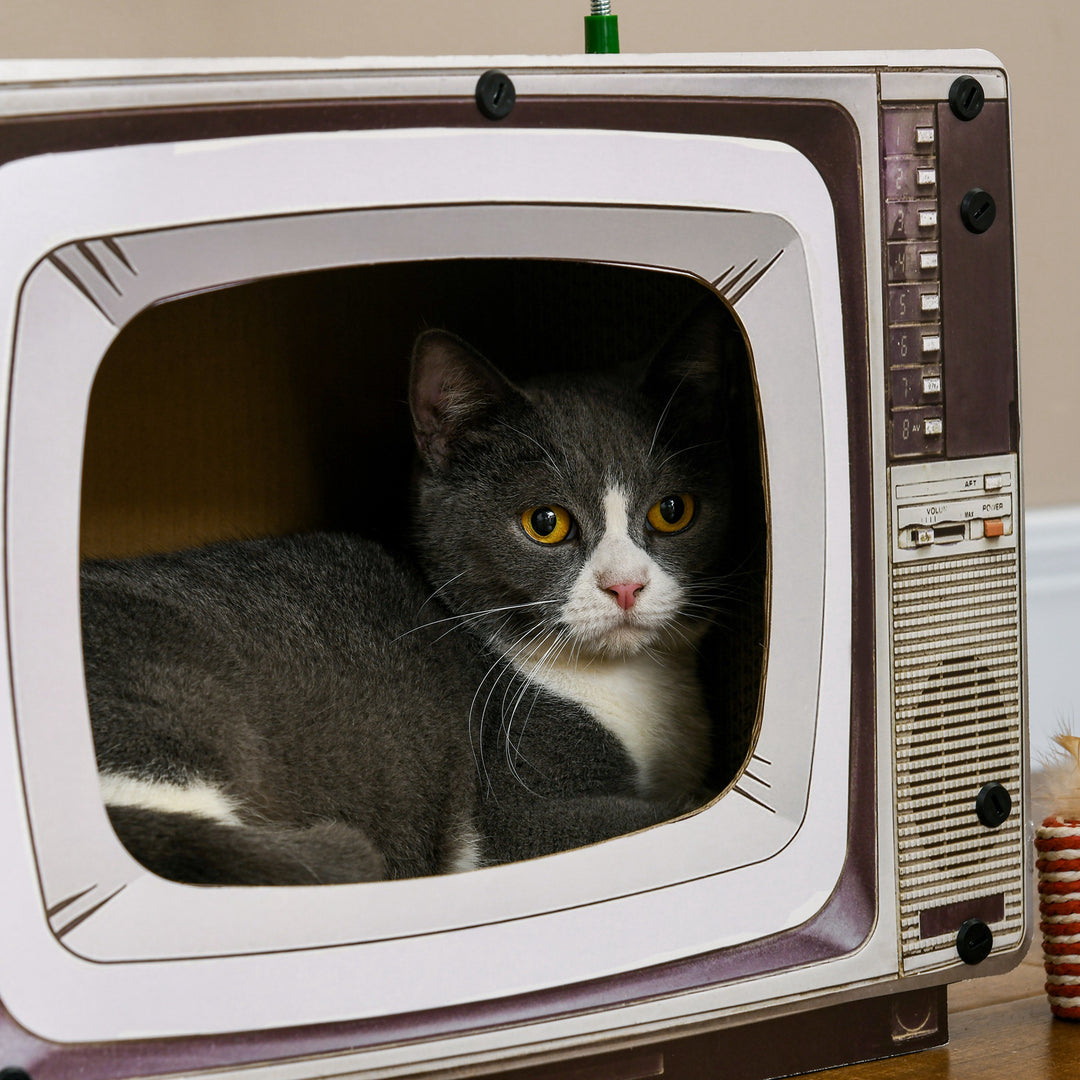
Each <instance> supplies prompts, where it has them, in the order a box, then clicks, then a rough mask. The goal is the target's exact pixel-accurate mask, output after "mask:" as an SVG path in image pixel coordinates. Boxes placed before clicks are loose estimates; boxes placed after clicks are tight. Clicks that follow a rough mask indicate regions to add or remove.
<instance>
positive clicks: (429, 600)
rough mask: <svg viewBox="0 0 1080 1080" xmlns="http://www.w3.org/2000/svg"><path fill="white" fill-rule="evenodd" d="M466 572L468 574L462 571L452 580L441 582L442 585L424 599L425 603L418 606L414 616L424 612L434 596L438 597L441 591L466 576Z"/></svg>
mask: <svg viewBox="0 0 1080 1080" xmlns="http://www.w3.org/2000/svg"><path fill="white" fill-rule="evenodd" d="M468 572H469V571H468V570H462V571H461V573H460V574H455V575H454V576H453V577H452V578H449V579H448V580H446V581H444V582H443V583H442V584H441V585H440V586H439V587H438V588H437V589H436V590H435V591H434V592H433V593H432V594H431V595H430V596H429V597H428V598H427V599H426V600H425V601H424V602H423V603H422V604H421V605H420V606H419V607H418V608H417V609H416V614H417V615H419V614H420V612H421V611H423V610H424V608H426V607H427V606H428V604H429V603H431V601H432V600H434V599H435V597H436V596H438V595H439V593H441V592H442V591H443V589H445V588H447V587H448V586H450V585H453V584H454V582H455V581H458V580H459V579H461V578H463V577H464V576H465V575H466V574H467V573H468Z"/></svg>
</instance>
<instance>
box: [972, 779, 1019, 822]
mask: <svg viewBox="0 0 1080 1080" xmlns="http://www.w3.org/2000/svg"><path fill="white" fill-rule="evenodd" d="M1011 812H1012V796H1011V795H1010V794H1009V792H1008V790H1007V789H1006V788H1005V787H1003V786H1002V785H1001V784H999V783H998V782H997V781H996V780H992V781H991V782H990V783H989V784H983V786H982V787H981V788H980V789H979V794H978V795H976V796H975V813H976V814H978V815H979V820H980V821H981V822H982V823H983V824H984V825H985V826H986V827H987V828H988V829H996V828H997V827H998V826H999V825H1000V824H1001V823H1002V822H1003V821H1004V820H1005V819H1006V818H1007V817H1008V816H1009V814H1010V813H1011Z"/></svg>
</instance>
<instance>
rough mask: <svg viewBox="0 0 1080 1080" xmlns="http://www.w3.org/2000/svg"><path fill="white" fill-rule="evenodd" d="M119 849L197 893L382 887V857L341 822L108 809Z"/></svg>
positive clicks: (111, 807) (154, 871)
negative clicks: (243, 820) (232, 819)
mask: <svg viewBox="0 0 1080 1080" xmlns="http://www.w3.org/2000/svg"><path fill="white" fill-rule="evenodd" d="M107 810H108V812H109V820H110V821H111V822H112V825H113V828H114V829H115V830H116V834H117V836H119V837H120V840H121V842H122V843H123V845H124V847H126V848H127V849H128V851H129V852H130V853H131V854H132V855H133V856H134V857H135V858H136V859H138V861H139V862H141V863H142V864H143V866H145V867H146V868H147V869H148V870H150V871H152V872H153V873H155V874H158V875H159V876H160V877H165V878H171V879H172V880H174V881H184V882H189V883H191V884H195V885H331V884H344V883H346V882H355V881H381V880H382V879H384V878H385V877H386V866H385V863H384V861H383V858H382V856H381V855H380V854H379V852H378V851H377V850H376V849H375V847H374V845H373V844H372V843H371V841H370V840H369V839H368V837H367V836H366V835H365V834H364V833H363V832H362V831H361V830H360V829H356V828H353V827H352V826H349V825H345V824H343V823H341V822H323V823H320V824H318V825H311V826H308V827H297V826H289V825H273V824H267V825H229V824H223V823H222V822H219V821H213V820H211V819H209V818H204V817H199V816H197V815H195V814H186V813H172V812H165V811H160V810H148V809H145V808H143V807H138V806H109V807H107Z"/></svg>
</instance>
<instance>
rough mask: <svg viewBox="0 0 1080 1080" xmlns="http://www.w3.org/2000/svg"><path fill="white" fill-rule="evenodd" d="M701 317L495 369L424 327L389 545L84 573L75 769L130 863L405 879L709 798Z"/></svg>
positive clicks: (323, 541) (228, 545) (230, 880)
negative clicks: (393, 539)
mask: <svg viewBox="0 0 1080 1080" xmlns="http://www.w3.org/2000/svg"><path fill="white" fill-rule="evenodd" d="M716 334H717V331H716V329H715V326H714V320H713V319H712V318H711V317H710V316H709V315H708V313H707V312H706V314H705V315H702V314H701V313H700V312H699V313H698V314H697V315H695V316H693V317H692V318H691V319H690V320H688V321H687V323H686V324H685V325H683V327H682V328H681V329H680V330H679V331H677V332H676V333H675V334H674V335H673V336H672V337H671V339H670V340H669V341H668V342H667V343H666V344H665V345H663V346H662V347H661V348H660V349H659V350H658V351H656V352H655V354H654V355H652V356H651V357H650V358H647V359H646V360H645V361H643V362H637V363H632V364H627V365H624V366H622V367H621V368H620V369H619V370H617V371H615V372H611V373H608V374H599V373H576V374H562V375H546V376H542V377H538V378H533V379H530V380H528V381H523V382H522V384H521V385H520V386H518V385H515V384H514V383H512V382H511V381H510V380H509V379H507V378H506V377H505V376H504V375H503V374H502V373H501V372H500V371H499V370H498V369H497V368H496V367H495V366H493V365H492V364H491V363H490V362H489V361H488V360H486V359H485V358H484V357H483V356H482V355H481V354H480V353H479V352H477V351H476V350H475V349H474V348H472V347H471V346H470V345H468V344H467V343H466V342H464V341H463V340H461V339H460V338H458V337H456V336H454V335H453V334H451V333H449V332H447V331H442V330H429V331H426V332H425V333H423V334H421V336H420V337H419V338H418V339H417V341H416V344H415V347H414V351H413V355H412V362H411V370H410V383H409V408H410V412H411V417H412V424H413V431H414V436H415V442H416V446H417V450H418V463H417V476H416V484H415V492H414V496H413V503H414V521H413V526H412V528H413V538H414V543H413V544H412V545H411V550H409V551H406V552H404V553H402V552H391V551H389V550H387V549H384V548H383V547H381V546H379V545H376V544H375V543H373V542H371V541H368V540H365V539H361V538H358V537H355V536H351V535H344V534H320V533H315V534H306V535H295V536H280V537H269V538H264V539H255V540H241V541H226V542H221V543H216V544H212V545H209V546H207V547H203V548H197V549H192V550H188V551H181V552H176V553H170V554H160V555H149V556H143V557H138V558H133V559H125V560H94V561H87V562H86V563H84V565H83V568H82V620H83V637H84V658H85V668H86V686H87V694H88V700H89V708H90V716H91V721H92V727H93V734H94V743H95V748H96V754H97V762H98V768H99V772H100V777H101V787H102V792H103V797H104V801H105V804H106V808H107V811H108V814H109V817H110V819H111V821H112V824H113V827H114V829H115V830H116V832H117V834H118V835H119V837H120V839H121V840H122V842H123V843H124V844H125V846H126V847H127V848H128V850H129V851H130V852H131V853H132V854H133V855H134V856H135V858H136V859H138V860H139V861H140V862H141V863H143V864H144V865H145V866H146V867H148V868H149V869H151V870H152V871H154V872H155V873H158V874H160V875H161V876H164V877H168V878H173V879H176V880H180V881H186V882H192V883H202V884H219V885H220V884H268V885H269V884H274V885H279V884H280V885H284V884H311V883H333V882H352V881H373V880H380V879H384V878H407V877H418V876H426V875H431V874H440V873H450V872H459V871H464V870H470V869H474V868H478V867H483V866H492V865H497V864H501V863H507V862H513V861H517V860H521V859H528V858H533V857H536V856H540V855H547V854H551V853H554V852H558V851H563V850H567V849H569V848H574V847H579V846H582V845H586V844H591V843H595V842H598V841H600V840H605V839H608V838H611V837H614V836H618V835H620V834H623V833H627V832H631V831H634V830H637V829H642V828H645V827H648V826H652V825H655V824H657V823H660V822H663V821H666V820H669V819H671V818H673V817H676V816H678V815H680V814H683V813H686V812H688V811H690V810H692V809H694V808H695V807H697V806H700V805H701V804H703V803H704V802H705V801H707V800H708V799H709V798H710V797H712V795H713V792H712V791H711V790H709V789H708V788H707V787H706V776H707V773H708V770H709V764H710V753H711V751H710V739H711V723H710V718H709V714H708V711H707V708H706V704H705V700H704V695H703V692H702V687H701V684H700V680H699V677H698V672H697V652H696V647H697V645H698V643H699V642H700V640H701V638H702V637H703V635H704V634H705V633H706V632H707V631H708V629H709V627H710V624H711V622H712V620H713V615H714V600H715V598H716V595H717V589H718V587H719V584H720V583H722V581H723V575H724V573H725V565H724V561H725V551H726V538H727V534H728V532H729V525H730V518H731V516H732V513H733V511H732V508H731V477H730V475H729V471H730V470H729V465H728V448H727V445H726V441H725V405H724V393H723V391H722V386H723V380H724V373H723V370H722V368H723V362H722V350H720V349H719V348H718V347H717V342H716ZM381 509H382V508H381V507H379V506H374V507H372V512H373V513H375V514H377V513H379V512H380V511H381Z"/></svg>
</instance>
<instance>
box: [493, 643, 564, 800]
mask: <svg viewBox="0 0 1080 1080" xmlns="http://www.w3.org/2000/svg"><path fill="white" fill-rule="evenodd" d="M549 633H550V631H549ZM545 640H546V639H545ZM568 641H569V635H568V634H567V633H566V631H565V630H564V629H562V628H555V640H554V641H553V642H552V644H551V645H550V646H549V647H548V650H547V652H546V653H545V654H544V655H543V656H542V657H541V658H540V660H539V662H538V663H537V664H536V667H535V669H534V672H533V674H534V676H535V675H539V673H540V672H542V671H543V669H544V668H545V667H546V666H551V665H553V664H554V663H556V662H557V661H558V658H559V656H560V655H561V653H562V651H563V649H565V647H566V644H567V642H568ZM541 647H542V646H541ZM530 685H535V686H536V689H537V692H536V693H534V694H533V706H535V704H536V699H537V697H538V696H539V689H540V684H539V683H537V682H535V681H534V679H532V678H523V680H522V687H521V690H520V691H519V692H518V695H517V697H516V698H515V700H514V704H513V709H512V710H511V713H510V717H509V719H508V721H507V723H506V728H505V732H506V741H505V753H506V764H507V766H508V768H509V769H510V773H511V775H512V776H513V777H514V779H515V780H516V781H517V782H518V783H519V784H520V785H521V786H522V787H523V788H525V790H526V791H528V792H529V793H530V794H533V795H536V794H537V793H536V792H535V791H533V790H532V788H530V787H529V785H528V784H526V783H525V781H524V780H523V779H522V777H521V774H520V772H519V771H518V769H517V765H516V764H515V761H514V757H515V756H518V757H520V756H521V740H522V738H523V737H524V734H525V724H527V723H528V718H529V716H531V715H532V706H530V709H529V714H528V716H526V718H525V723H523V724H522V726H521V731H520V733H519V735H518V742H517V745H516V746H515V745H514V742H513V737H512V734H511V732H512V729H513V726H514V717H515V716H516V715H517V711H518V708H519V707H520V705H521V702H522V699H523V698H524V696H525V693H526V691H527V690H528V689H529V687H530Z"/></svg>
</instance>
